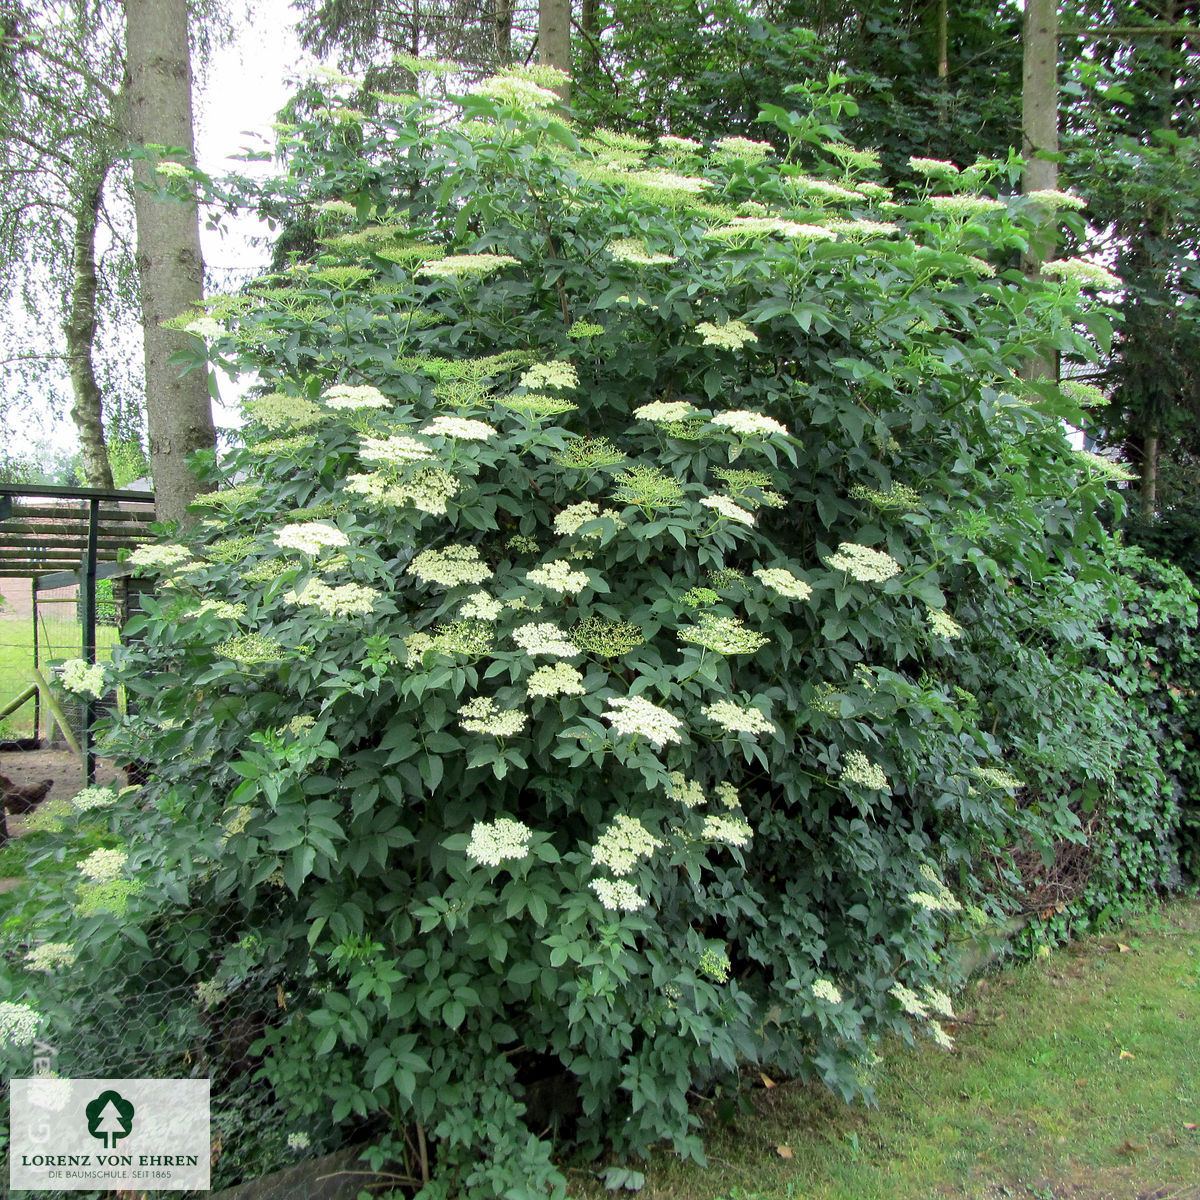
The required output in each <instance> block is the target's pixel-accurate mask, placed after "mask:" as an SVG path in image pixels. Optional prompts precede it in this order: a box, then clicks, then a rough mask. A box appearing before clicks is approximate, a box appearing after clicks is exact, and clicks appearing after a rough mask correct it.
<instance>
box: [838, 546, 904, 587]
mask: <svg viewBox="0 0 1200 1200" xmlns="http://www.w3.org/2000/svg"><path fill="white" fill-rule="evenodd" d="M825 565H826V566H827V567H829V568H830V570H833V571H845V572H846V574H847V575H849V576H851V577H852V578H854V579H857V580H858V581H859V583H883V581H884V580H886V579H891V578H892V576H893V575H899V574H900V571H901V567H900V564H899V563H898V562H897V561H896V560H895V559H894V558H893V557H892V556H891V555H890V554H885V553H884V552H883V551H882V550H872V549H871V548H870V547H869V546H860V545H859V544H858V543H857V542H842V543H841V544H840V545H839V546H838V548H837V553H836V554H831V555H829V557H828V558H826V559H825Z"/></svg>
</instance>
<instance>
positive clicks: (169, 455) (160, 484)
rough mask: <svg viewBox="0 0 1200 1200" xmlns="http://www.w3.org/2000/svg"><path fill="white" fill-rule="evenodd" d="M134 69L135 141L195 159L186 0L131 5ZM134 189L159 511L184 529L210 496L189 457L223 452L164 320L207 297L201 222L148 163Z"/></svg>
mask: <svg viewBox="0 0 1200 1200" xmlns="http://www.w3.org/2000/svg"><path fill="white" fill-rule="evenodd" d="M125 70H126V73H127V77H128V78H127V89H128V93H129V132H130V136H131V137H132V139H133V141H134V143H135V144H138V145H148V144H156V145H159V146H170V147H177V148H181V149H182V151H183V155H184V158H185V159H186V160H187V161H191V160H192V159H193V158H194V155H195V150H194V145H193V138H192V73H191V59H190V55H189V51H188V27H187V11H186V8H185V4H184V0H125ZM134 181H135V185H136V186H135V192H134V195H135V212H136V216H137V265H138V278H139V281H140V284H141V292H142V327H143V341H144V345H145V351H146V416H147V423H148V425H149V433H150V473H151V475H152V476H153V479H154V492H155V501H156V503H155V508H156V512H157V516H158V518H159V520H161V521H184V520H186V508H187V505H188V502H189V501H190V500H191V499H192V497H193V496H195V495H196V493H197V492H198V491H199V490H200V486H199V483H198V481H197V479H196V477H195V476H194V475H193V474H192V473H191V471H190V470H189V469H188V466H187V459H188V457H189V456H190V455H192V454H194V453H195V452H196V451H198V450H212V449H214V448H215V446H216V431H215V430H214V428H213V420H212V406H211V404H210V403H209V396H208V380H207V373H206V372H205V371H202V370H196V371H191V372H189V373H188V374H187V375H181V374H180V370H179V367H178V366H176V365H174V364H172V363H170V362H169V361H168V360H169V359H170V357H171V356H172V355H173V354H175V353H177V352H178V351H180V350H185V349H188V348H189V335H188V334H185V333H177V332H175V331H173V330H169V329H164V328H163V327H162V322H163V321H165V320H169V319H170V318H171V317H175V316H178V315H179V314H180V313H183V312H186V311H187V310H188V309H189V308H190V307H192V306H193V305H195V304H196V303H198V302H199V301H200V300H202V299H203V297H204V263H203V260H202V258H201V255H200V225H199V216H198V213H197V209H196V206H195V205H194V204H190V203H188V204H184V203H180V202H179V201H177V200H158V199H156V198H155V195H154V193H155V191H156V190H157V183H156V182H155V178H154V176H153V172H152V171H151V170H150V168H149V167H148V165H147V163H146V162H145V161H144V160H138V161H135V163H134ZM147 188H149V189H150V190H146V189H147Z"/></svg>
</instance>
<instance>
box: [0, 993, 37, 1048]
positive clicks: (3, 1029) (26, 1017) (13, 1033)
mask: <svg viewBox="0 0 1200 1200" xmlns="http://www.w3.org/2000/svg"><path fill="white" fill-rule="evenodd" d="M41 1024H42V1017H41V1014H40V1013H39V1012H38V1011H37V1009H35V1008H30V1007H29V1005H28V1004H15V1003H13V1002H12V1001H11V1000H5V1001H3V1002H0V1046H28V1045H29V1043H30V1042H32V1041H33V1040H34V1038H36V1037H37V1035H38V1030H39V1029H40V1028H41Z"/></svg>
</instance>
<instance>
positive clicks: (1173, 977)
mask: <svg viewBox="0 0 1200 1200" xmlns="http://www.w3.org/2000/svg"><path fill="white" fill-rule="evenodd" d="M956 1007H957V1011H958V1016H959V1022H958V1023H957V1025H956V1026H955V1027H954V1029H953V1032H954V1035H955V1038H956V1042H957V1046H956V1049H955V1051H954V1053H953V1054H946V1053H945V1052H943V1051H939V1050H938V1049H937V1048H936V1047H934V1046H932V1045H930V1046H928V1047H925V1046H921V1047H919V1048H917V1049H915V1050H909V1049H906V1048H904V1047H901V1046H894V1047H892V1048H891V1049H890V1051H889V1052H888V1053H887V1054H885V1073H884V1074H883V1075H882V1076H881V1077H880V1079H879V1091H878V1100H879V1107H878V1108H877V1109H873V1110H870V1111H866V1110H863V1109H861V1108H859V1109H853V1108H847V1107H845V1106H843V1105H841V1104H840V1103H838V1102H836V1101H834V1100H833V1099H832V1098H831V1097H830V1096H828V1095H827V1094H825V1093H823V1092H822V1091H820V1090H818V1089H815V1088H810V1087H805V1086H803V1085H799V1084H787V1083H781V1084H779V1085H778V1086H776V1087H771V1088H766V1087H764V1086H759V1087H758V1088H756V1089H755V1090H754V1091H753V1093H752V1094H751V1105H752V1111H750V1112H748V1113H744V1114H743V1115H739V1116H735V1117H734V1118H733V1119H732V1120H730V1121H727V1122H721V1121H718V1120H717V1119H716V1116H715V1113H714V1112H710V1113H708V1114H707V1118H708V1120H707V1136H706V1145H707V1150H708V1156H709V1167H708V1169H707V1170H702V1169H700V1168H698V1167H696V1166H694V1165H693V1164H685V1163H681V1162H680V1161H678V1160H677V1159H674V1158H672V1157H669V1156H666V1155H663V1156H660V1157H657V1158H656V1159H654V1160H652V1161H651V1163H650V1164H649V1165H648V1166H647V1167H646V1177H647V1178H646V1186H645V1188H644V1189H643V1190H642V1191H641V1193H640V1197H641V1200H938V1198H941V1200H951V1198H953V1200H1001V1198H1008V1197H1012V1198H1017V1200H1067V1198H1068V1197H1069V1198H1070V1200H1134V1198H1135V1197H1143V1196H1145V1197H1150V1196H1153V1197H1154V1198H1155V1200H1183V1198H1184V1197H1187V1200H1200V1132H1198V1131H1197V1126H1198V1125H1200V904H1197V903H1196V902H1195V901H1176V902H1173V903H1170V904H1167V905H1165V906H1163V907H1162V908H1160V909H1156V910H1154V911H1152V912H1149V913H1147V914H1146V915H1145V916H1143V917H1141V918H1139V919H1138V920H1136V921H1134V922H1132V923H1131V924H1130V925H1128V926H1126V927H1125V928H1124V929H1122V930H1121V931H1120V932H1119V933H1118V934H1116V935H1115V936H1110V937H1104V938H1095V939H1090V940H1088V941H1085V942H1081V943H1077V944H1072V945H1070V946H1067V947H1065V948H1064V949H1062V950H1060V951H1058V952H1056V953H1055V954H1054V955H1053V956H1052V957H1050V958H1049V959H1045V960H1039V961H1037V962H1035V963H1033V964H1030V965H1027V966H1021V967H1015V968H1012V969H1009V970H1007V971H1004V972H1001V973H997V974H992V975H989V976H986V977H983V978H981V979H979V980H977V981H976V982H975V983H973V984H971V985H970V986H969V987H968V988H967V990H966V992H965V993H964V994H963V995H962V996H961V997H959V999H958V1002H957V1006H956ZM572 1195H573V1196H574V1197H575V1198H576V1200H597V1198H598V1197H600V1196H604V1195H608V1196H612V1195H613V1193H605V1192H604V1191H603V1190H602V1189H600V1188H599V1187H598V1186H596V1185H592V1184H591V1183H589V1182H585V1183H581V1184H580V1185H579V1186H576V1187H573V1188H572Z"/></svg>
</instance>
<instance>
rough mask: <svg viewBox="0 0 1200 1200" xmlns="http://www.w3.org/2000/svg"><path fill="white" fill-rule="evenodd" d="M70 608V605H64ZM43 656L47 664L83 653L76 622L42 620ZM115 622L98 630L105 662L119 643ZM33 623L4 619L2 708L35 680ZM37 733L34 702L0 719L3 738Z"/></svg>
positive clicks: (0, 637) (0, 623)
mask: <svg viewBox="0 0 1200 1200" xmlns="http://www.w3.org/2000/svg"><path fill="white" fill-rule="evenodd" d="M64 607H66V606H64ZM38 625H39V644H40V657H41V661H42V662H43V663H45V662H47V661H49V662H59V661H61V660H62V659H64V658H79V657H80V656H81V655H82V653H83V643H82V641H81V629H80V626H79V624H78V622H76V621H72V620H48V621H39V623H38ZM117 641H118V638H117V631H116V628H115V627H114V626H112V625H100V626H98V627H97V629H96V657H97V658H98V659H99V660H100V661H104V660H105V659H107V658H110V657H111V656H112V648H113V647H114V646H115V645H116V644H117ZM32 669H33V623H32V622H31V621H29V620H28V619H16V618H12V617H8V618H3V619H0V708H2V707H3V706H4V705H5V704H7V703H8V701H9V700H11V699H13V698H14V697H15V696H18V695H20V693H21V692H23V691H24V690H25V689H26V688H27V687H28V686H29V685H30V684H31V683H32V682H33V677H32V675H31V674H30V672H31V671H32ZM32 732H33V704H32V703H29V704H26V705H24V706H23V707H21V708H19V709H18V710H17V711H16V712H15V713H13V714H12V715H11V716H8V717H5V718H4V719H3V720H2V721H0V737H27V736H28V735H29V734H31V733H32Z"/></svg>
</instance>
